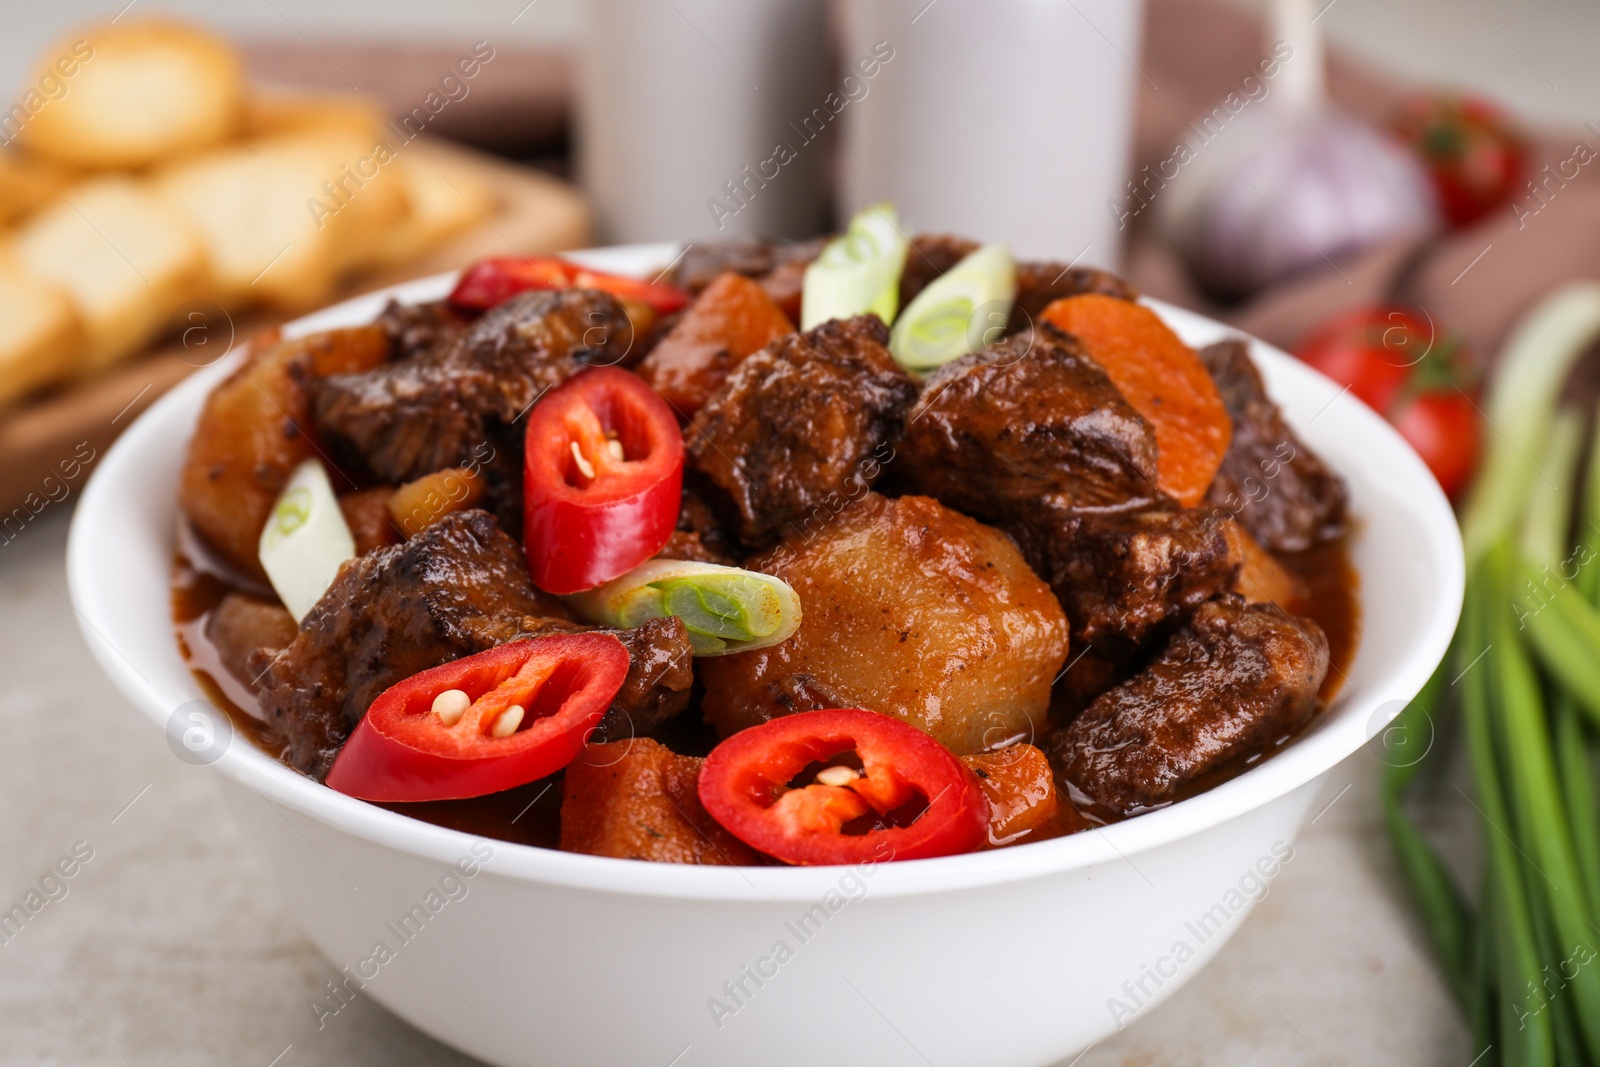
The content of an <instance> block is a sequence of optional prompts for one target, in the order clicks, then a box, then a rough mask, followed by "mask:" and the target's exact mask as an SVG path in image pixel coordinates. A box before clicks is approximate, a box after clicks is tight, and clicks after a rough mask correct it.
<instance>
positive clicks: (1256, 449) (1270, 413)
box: [1200, 340, 1349, 552]
mask: <svg viewBox="0 0 1600 1067" xmlns="http://www.w3.org/2000/svg"><path fill="white" fill-rule="evenodd" d="M1200 358H1201V360H1203V361H1204V362H1205V365H1206V369H1207V370H1209V371H1210V372H1211V377H1212V379H1213V380H1214V381H1215V382H1216V383H1217V389H1218V391H1219V392H1221V394H1222V402H1223V404H1224V405H1225V406H1226V407H1227V409H1228V417H1229V418H1231V419H1232V420H1233V441H1232V443H1231V444H1229V446H1228V451H1227V454H1226V455H1225V456H1223V459H1222V467H1221V469H1220V470H1218V471H1217V477H1216V480H1215V481H1213V482H1212V483H1211V489H1210V491H1209V492H1208V493H1207V494H1206V502H1207V503H1208V504H1210V505H1212V506H1214V507H1217V508H1221V509H1223V510H1225V511H1227V512H1228V513H1229V514H1232V515H1233V516H1235V518H1237V519H1238V521H1239V524H1240V525H1241V526H1243V527H1244V528H1245V529H1246V530H1248V531H1250V533H1251V535H1252V536H1254V537H1255V539H1256V540H1257V541H1259V542H1260V543H1261V544H1262V546H1263V547H1265V548H1266V549H1268V550H1269V551H1272V552H1302V551H1304V550H1306V549H1308V548H1311V547H1312V546H1313V545H1317V544H1320V543H1322V542H1324V541H1330V540H1333V539H1335V538H1338V537H1340V536H1343V534H1344V533H1345V531H1346V530H1347V529H1348V528H1349V520H1348V516H1347V514H1346V507H1347V505H1348V503H1349V490H1348V489H1347V488H1346V487H1345V483H1344V479H1343V478H1341V477H1339V475H1337V474H1335V473H1334V472H1333V470H1332V469H1330V468H1329V467H1328V466H1327V465H1326V464H1324V463H1323V462H1322V460H1321V459H1320V458H1319V457H1318V456H1317V455H1316V454H1315V453H1313V452H1312V451H1311V450H1310V449H1309V448H1307V447H1306V446H1305V443H1304V442H1302V441H1301V440H1300V438H1299V437H1297V436H1296V435H1295V432H1294V431H1293V430H1292V429H1290V428H1289V424H1288V423H1286V422H1285V421H1284V419H1283V413H1282V412H1280V411H1279V410H1278V405H1277V404H1275V403H1273V402H1272V398H1271V397H1269V396H1268V395H1267V389H1266V386H1265V385H1264V384H1263V383H1262V381H1261V373H1260V372H1259V371H1258V370H1257V369H1256V365H1255V363H1254V362H1252V361H1251V359H1250V351H1249V346H1248V345H1246V344H1245V343H1244V342H1243V341H1238V340H1229V341H1221V342H1218V343H1217V344H1214V345H1211V346H1210V347H1208V348H1204V349H1202V350H1201V351H1200Z"/></svg>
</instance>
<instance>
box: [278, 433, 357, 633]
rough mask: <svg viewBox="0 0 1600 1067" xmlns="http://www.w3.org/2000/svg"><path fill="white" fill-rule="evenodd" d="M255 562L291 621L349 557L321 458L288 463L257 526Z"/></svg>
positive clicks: (352, 550)
mask: <svg viewBox="0 0 1600 1067" xmlns="http://www.w3.org/2000/svg"><path fill="white" fill-rule="evenodd" d="M258 554H259V556H260V558H261V567H262V569H263V570H265V571H266V572H267V578H268V580H270V581H271V582H272V588H273V589H274V590H276V591H277V594H278V599H280V600H282V601H283V606H284V607H286V608H288V609H289V614H291V615H293V616H294V619H295V621H296V622H299V621H300V620H302V619H304V618H305V617H306V614H307V613H308V612H309V611H310V610H311V609H312V607H313V606H315V604H316V603H317V601H319V600H321V599H322V594H323V593H326V592H327V591H328V587H329V586H330V585H332V584H333V579H334V578H335V577H336V576H337V575H338V573H339V567H340V565H341V564H343V563H344V561H345V560H347V559H353V558H355V554H356V542H355V538H353V537H351V536H350V527H348V526H346V525H345V521H344V513H343V512H342V511H340V510H339V500H338V498H337V497H335V496H334V495H333V486H332V485H330V484H328V472H327V471H326V470H324V469H323V467H322V463H321V462H320V461H318V460H315V459H308V460H306V461H305V462H304V463H302V464H300V466H298V467H296V468H295V469H294V473H293V474H291V475H290V476H289V484H287V485H285V486H284V487H283V492H282V493H280V494H278V500H277V503H275V504H273V506H272V514H270V515H269V516H267V524H266V526H265V527H263V528H262V530H261V541H260V544H259V545H258Z"/></svg>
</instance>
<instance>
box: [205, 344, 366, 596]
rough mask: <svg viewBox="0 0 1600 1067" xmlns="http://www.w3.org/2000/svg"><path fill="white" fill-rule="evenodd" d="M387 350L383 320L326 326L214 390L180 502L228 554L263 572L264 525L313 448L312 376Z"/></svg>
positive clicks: (254, 360) (355, 365)
mask: <svg viewBox="0 0 1600 1067" xmlns="http://www.w3.org/2000/svg"><path fill="white" fill-rule="evenodd" d="M388 353H389V340H388V335H387V334H385V333H384V330H383V327H381V326H362V327H358V328H356V329H350V330H330V331H329V332H327V333H319V334H313V335H311V336H310V337H304V338H301V339H299V340H296V341H285V342H282V343H280V344H278V345H275V346H273V347H271V348H267V349H265V350H264V351H261V352H260V353H257V354H254V355H252V357H251V359H250V361H249V362H248V363H246V364H245V365H244V366H242V367H240V368H239V369H238V370H237V371H235V372H234V373H233V375H232V376H231V377H230V378H229V379H228V380H227V381H225V382H223V383H222V384H221V385H219V386H217V388H216V389H215V390H213V391H212V393H211V395H210V396H209V397H208V398H207V399H206V406H205V407H204V409H202V410H201V412H200V421H199V422H198V423H197V424H196V426H195V430H194V438H193V440H191V441H190V442H189V455H188V457H187V458H186V459H185V460H184V465H183V472H182V477H181V480H180V482H179V484H178V506H179V507H181V508H182V509H183V513H184V514H185V515H186V516H188V519H189V521H190V522H191V523H192V524H193V525H194V528H195V529H196V530H197V531H199V533H200V534H201V536H203V537H204V538H205V539H206V540H207V541H208V542H210V544H211V545H212V547H214V548H215V549H216V550H217V551H218V552H219V553H220V554H221V555H222V557H223V558H224V559H226V560H227V561H228V562H229V563H231V564H232V565H233V566H235V567H237V568H239V569H240V570H241V571H243V572H245V573H246V574H250V575H253V576H255V577H256V578H262V579H264V578H265V577H266V575H265V573H264V572H263V571H262V569H261V561H260V560H259V559H258V558H257V557H256V549H257V543H258V542H259V540H260V538H261V528H262V527H263V526H265V525H266V522H267V516H268V515H270V514H271V513H272V505H273V502H274V501H276V500H277V499H278V494H279V493H280V492H282V491H283V487H284V485H286V484H287V483H288V481H289V475H290V474H292V473H293V472H294V469H295V467H296V466H298V465H299V464H300V462H301V461H303V460H306V459H309V458H310V457H312V456H315V455H317V454H318V453H317V449H316V447H315V445H313V444H312V442H311V441H310V439H309V438H308V437H307V436H306V435H307V434H308V433H309V432H311V413H310V396H309V390H310V387H311V380H312V379H313V378H316V377H321V376H323V375H327V374H337V373H343V372H348V371H358V370H368V369H370V368H372V367H375V366H377V365H378V364H379V363H381V362H382V361H383V360H384V359H385V358H386V357H387V355H388Z"/></svg>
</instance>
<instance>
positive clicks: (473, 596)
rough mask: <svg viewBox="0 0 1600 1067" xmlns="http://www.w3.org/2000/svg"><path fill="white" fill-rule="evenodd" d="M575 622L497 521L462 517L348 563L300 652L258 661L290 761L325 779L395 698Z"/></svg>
mask: <svg viewBox="0 0 1600 1067" xmlns="http://www.w3.org/2000/svg"><path fill="white" fill-rule="evenodd" d="M566 617H567V612H566V608H565V607H564V605H562V604H561V603H560V602H559V601H557V600H555V599H554V598H552V597H549V596H547V595H545V594H544V593H541V592H540V591H539V590H537V589H535V588H534V586H533V584H532V583H531V582H530V581H529V580H528V568H527V563H526V561H525V559H524V558H523V554H522V550H521V549H520V548H519V547H518V546H517V543H516V542H515V541H513V540H511V538H510V537H508V536H506V534H505V533H504V532H503V531H501V530H500V529H499V527H498V526H497V525H496V524H495V521H494V518H493V517H492V516H491V515H489V514H488V513H487V512H484V511H478V510H472V511H459V512H455V513H453V514H450V515H447V516H445V517H444V518H442V519H440V520H439V521H438V522H436V523H434V524H433V525H431V526H429V527H428V528H427V529H425V530H423V531H422V532H421V533H419V534H417V535H416V536H415V537H412V538H411V539H409V540H407V541H405V542H403V543H401V544H398V545H392V546H389V547H387V548H380V549H377V550H375V551H373V552H369V553H367V554H366V555H364V556H361V557H358V558H357V559H355V560H352V561H351V562H350V563H348V564H346V565H345V567H344V568H343V569H342V570H341V571H340V572H339V576H338V577H337V578H335V579H334V582H333V585H332V586H330V587H329V589H328V591H327V592H326V593H325V594H323V597H322V599H321V600H319V601H318V602H317V604H316V606H315V607H313V608H312V609H311V612H310V613H309V614H308V615H306V617H305V618H304V619H302V620H301V624H300V630H299V632H298V633H297V634H296V635H295V638H294V640H293V641H292V642H291V643H290V644H289V646H288V647H287V648H285V649H283V650H282V651H280V652H278V653H277V654H275V655H267V656H265V657H261V656H258V657H256V660H253V661H252V664H251V666H252V669H253V670H255V671H256V672H258V673H260V675H261V681H260V696H261V710H262V712H263V713H264V714H265V715H266V717H267V720H268V721H269V722H271V723H272V724H273V725H274V726H276V727H277V729H278V730H279V732H280V733H282V734H283V736H284V737H285V738H286V739H287V741H288V744H289V749H288V758H289V762H290V763H291V764H293V765H294V766H295V767H297V768H299V769H300V770H302V771H304V772H305V773H307V774H309V775H311V776H312V777H314V778H316V779H317V780H318V781H321V780H322V779H323V778H325V777H326V776H327V773H328V769H329V768H330V767H331V766H332V765H333V758H334V756H336V755H337V754H338V751H339V747H340V746H341V745H343V744H344V741H345V738H347V737H348V736H349V735H350V731H351V730H353V729H354V728H355V725H356V723H357V722H359V721H360V720H361V717H362V716H363V715H365V714H366V712H367V706H368V705H370V704H371V703H372V701H373V700H374V699H376V698H377V696H378V695H379V694H380V693H382V692H383V691H384V690H385V689H388V688H389V687H390V686H392V685H394V684H395V683H396V682H399V681H401V680H403V679H405V678H409V677H411V676H412V675H413V674H416V673H418V672H420V671H424V670H427V669H428V668H430V667H437V666H439V665H440V664H441V663H447V662H449V661H450V660H454V659H459V658H461V657H462V656H469V655H471V654H473V653H474V652H481V651H483V650H484V649H486V648H492V647H494V646H495V645H499V644H503V643H504V642H506V641H509V640H512V639H513V638H515V637H517V636H518V635H519V634H521V633H523V632H525V631H526V630H528V629H529V628H530V625H533V624H535V623H536V621H537V620H540V619H549V618H555V619H562V618H566ZM258 661H259V662H258Z"/></svg>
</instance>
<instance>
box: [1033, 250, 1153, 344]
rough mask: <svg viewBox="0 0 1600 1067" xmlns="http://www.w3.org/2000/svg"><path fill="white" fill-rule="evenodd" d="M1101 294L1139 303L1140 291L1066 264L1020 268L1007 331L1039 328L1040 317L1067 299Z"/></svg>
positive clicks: (1100, 273)
mask: <svg viewBox="0 0 1600 1067" xmlns="http://www.w3.org/2000/svg"><path fill="white" fill-rule="evenodd" d="M1080 293H1100V294H1102V295H1104V296H1112V297H1116V298H1117V299H1118V300H1137V299H1139V290H1137V289H1135V288H1134V287H1133V286H1131V285H1129V284H1128V283H1127V282H1125V281H1123V280H1122V279H1121V278H1119V277H1117V276H1116V275H1115V274H1111V273H1109V272H1107V271H1103V270H1095V269H1094V268H1093V267H1073V266H1068V265H1067V264H1065V263H1030V262H1027V261H1023V262H1021V263H1018V264H1017V302H1016V304H1015V305H1014V306H1013V307H1012V309H1011V322H1010V323H1009V324H1007V327H1006V328H1007V329H1008V330H1009V331H1011V332H1013V333H1015V332H1017V331H1020V330H1026V329H1028V328H1029V327H1030V326H1036V325H1037V324H1038V321H1039V313H1040V312H1042V311H1043V310H1044V309H1045V308H1047V307H1049V306H1050V305H1051V304H1053V303H1055V302H1056V301H1057V300H1060V299H1061V298H1062V297H1065V296H1077V295H1078V294H1080Z"/></svg>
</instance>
